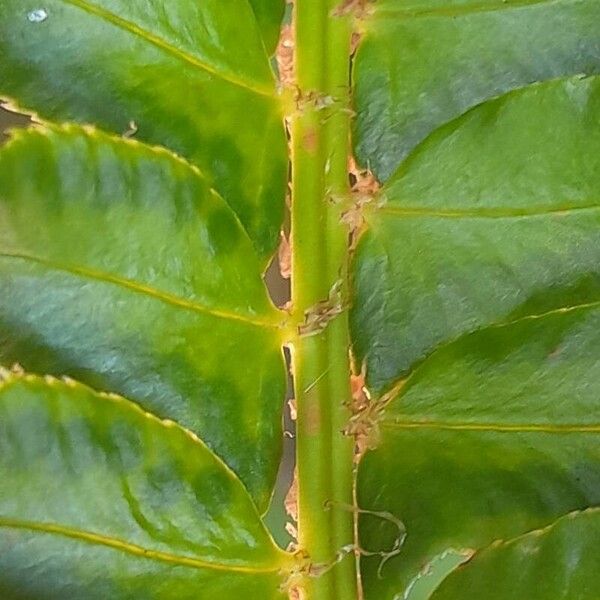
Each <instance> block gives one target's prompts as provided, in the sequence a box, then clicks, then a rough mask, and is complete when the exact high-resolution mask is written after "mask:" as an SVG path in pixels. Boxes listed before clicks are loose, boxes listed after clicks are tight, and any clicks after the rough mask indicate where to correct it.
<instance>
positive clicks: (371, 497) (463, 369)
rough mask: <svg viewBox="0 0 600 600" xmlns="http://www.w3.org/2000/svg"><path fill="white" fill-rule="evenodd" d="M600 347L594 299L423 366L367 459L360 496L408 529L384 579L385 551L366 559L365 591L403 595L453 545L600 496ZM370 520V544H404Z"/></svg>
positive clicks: (526, 525) (457, 346) (385, 525)
mask: <svg viewBox="0 0 600 600" xmlns="http://www.w3.org/2000/svg"><path fill="white" fill-rule="evenodd" d="M599 347H600V304H597V305H593V306H589V307H582V308H578V309H572V310H566V311H565V310H559V311H555V312H553V313H549V314H547V315H545V316H543V317H532V318H525V319H523V320H520V321H517V322H515V323H513V324H509V325H505V326H500V327H489V328H487V329H484V330H482V331H479V332H475V333H472V334H469V335H466V336H464V337H462V338H460V339H459V340H457V341H455V342H453V343H450V344H448V345H446V346H443V347H441V348H440V349H439V350H437V351H436V352H434V353H433V354H432V355H431V356H430V357H429V358H428V359H427V360H426V361H425V362H424V363H423V364H422V365H421V366H420V367H418V368H417V369H416V370H415V371H414V372H413V374H412V375H411V376H410V377H409V378H408V380H407V381H406V383H404V385H403V386H402V387H401V388H400V390H399V392H398V394H397V396H396V397H395V398H394V399H393V400H392V402H391V403H390V404H389V406H388V407H387V408H386V409H385V411H384V412H383V415H382V416H381V419H380V421H379V430H380V431H379V439H378V441H377V449H376V450H373V451H371V452H368V453H367V455H366V456H365V458H364V459H363V461H362V463H361V466H360V471H359V506H361V507H362V508H365V509H369V510H375V511H383V510H385V511H390V512H391V513H392V514H394V515H396V516H397V517H398V518H400V519H401V520H402V522H403V523H404V525H405V527H406V539H405V542H404V545H403V546H402V549H401V552H400V554H399V555H398V556H396V557H395V558H393V559H391V560H390V561H389V562H388V563H387V564H386V565H385V566H384V568H383V579H379V578H378V577H377V568H378V563H379V561H378V559H365V560H364V561H363V578H364V581H365V589H366V598H368V599H377V600H391V599H392V598H396V597H398V596H397V595H400V597H402V594H406V593H407V591H408V590H410V587H411V585H412V584H413V583H414V582H415V581H417V580H418V579H419V577H420V572H421V571H422V570H423V569H424V568H425V567H426V565H428V564H429V563H431V562H434V561H435V560H436V559H438V557H440V556H443V555H444V553H445V552H447V551H448V550H455V551H458V552H461V553H464V554H465V555H466V556H468V555H469V554H470V553H472V552H473V551H474V550H477V549H479V548H482V547H484V546H487V545H488V544H490V543H492V542H493V541H494V540H496V539H506V538H512V537H515V536H518V535H521V534H523V533H525V532H527V531H530V530H532V529H537V528H540V527H544V526H546V525H547V524H548V523H549V522H551V521H553V520H555V519H556V518H558V517H560V516H562V515H564V514H566V513H568V512H571V511H573V510H581V509H585V508H587V507H590V506H596V505H598V504H600V408H599V406H598V395H599V394H600V383H598V382H599V381H600V361H598V348H599ZM362 525H363V526H362V528H361V543H362V545H363V547H365V548H367V549H369V550H383V549H386V548H390V547H391V546H393V542H394V536H395V535H397V530H396V529H395V528H394V527H393V526H391V525H390V523H389V522H386V521H384V520H377V519H375V518H373V517H365V519H363V524H362ZM526 563H527V561H526V560H525V559H523V566H522V567H521V568H522V569H525V568H526V567H525V566H524V565H525V564H526ZM575 566H576V565H575ZM548 568H550V567H548ZM581 568H584V567H583V566H582V567H581ZM492 587H493V586H492ZM408 597H410V596H408ZM460 597H461V596H460ZM499 597H503V598H513V597H514V598H517V597H521V596H518V595H516V596H510V595H508V596H499ZM522 597H525V596H522ZM540 598H545V599H546V598H547V599H548V600H554V598H555V596H552V595H546V596H540Z"/></svg>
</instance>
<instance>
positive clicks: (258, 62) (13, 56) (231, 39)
mask: <svg viewBox="0 0 600 600" xmlns="http://www.w3.org/2000/svg"><path fill="white" fill-rule="evenodd" d="M44 10H45V14H46V15H47V16H46V18H45V19H44V20H43V21H41V22H35V23H32V22H30V21H29V19H28V12H27V11H26V10H24V9H23V7H22V5H21V4H20V3H19V2H13V1H12V0H5V2H4V3H3V10H2V17H1V18H0V30H2V35H1V36H0V39H2V42H0V49H1V51H2V55H3V60H2V61H1V62H0V78H1V80H2V85H1V86H0V94H1V95H3V96H4V95H5V96H6V97H7V98H13V99H14V100H15V101H16V102H17V104H19V105H20V106H22V107H24V108H25V109H28V110H34V111H37V112H38V113H39V115H40V116H41V117H42V118H45V119H49V120H55V121H77V122H80V123H81V122H83V123H92V124H96V125H98V126H100V127H102V128H104V129H106V130H108V131H112V132H115V133H118V134H121V133H125V132H127V133H128V135H129V134H135V135H136V136H137V137H139V139H141V140H144V141H147V142H149V143H152V144H159V145H163V146H166V147H168V148H170V149H171V150H173V151H175V152H177V153H179V154H181V155H182V156H185V157H186V158H188V159H189V160H190V161H192V162H193V163H195V164H197V165H199V166H200V168H201V169H202V170H203V172H204V173H205V174H206V176H207V177H208V178H209V180H210V181H211V183H212V184H214V185H215V187H217V188H218V189H219V192H220V193H221V195H222V196H223V197H224V198H225V199H226V201H227V202H228V203H229V204H230V206H232V208H233V209H234V210H235V212H236V213H237V214H238V216H239V217H240V219H241V220H242V222H243V223H244V226H245V228H246V229H247V231H248V232H249V233H250V235H251V237H252V239H253V240H254V243H255V247H256V248H257V250H258V251H259V254H260V255H261V258H262V259H263V264H264V261H265V259H266V258H267V256H268V255H269V254H270V253H271V252H272V251H273V249H274V248H275V246H276V243H277V239H278V233H279V227H280V224H281V220H282V217H283V194H284V190H285V182H286V169H287V166H286V142H285V136H284V131H283V125H282V115H281V106H280V102H279V100H278V99H277V98H276V97H275V88H274V80H273V76H272V73H271V70H270V67H269V63H268V58H267V56H266V54H265V51H264V48H263V45H262V41H261V38H260V34H259V31H258V27H257V25H256V22H255V17H254V13H253V11H252V9H251V7H250V6H249V4H248V3H247V1H246V0H235V2H233V3H228V4H227V7H224V6H223V4H222V3H219V2H209V3H206V2H203V3H201V4H198V3H195V2H183V3H181V2H177V3H168V4H167V5H164V6H163V3H159V2H151V3H148V2H122V1H121V0H102V1H101V2H96V3H91V2H87V0H76V1H75V0H72V1H71V2H64V0H50V2H48V3H46V5H45V9H44ZM223 11H226V12H227V14H228V15H229V17H230V18H228V19H224V18H223V16H224V15H223ZM190 99H193V101H192V102H190ZM257 157H258V158H257ZM265 162H268V165H269V168H268V169H267V168H265Z"/></svg>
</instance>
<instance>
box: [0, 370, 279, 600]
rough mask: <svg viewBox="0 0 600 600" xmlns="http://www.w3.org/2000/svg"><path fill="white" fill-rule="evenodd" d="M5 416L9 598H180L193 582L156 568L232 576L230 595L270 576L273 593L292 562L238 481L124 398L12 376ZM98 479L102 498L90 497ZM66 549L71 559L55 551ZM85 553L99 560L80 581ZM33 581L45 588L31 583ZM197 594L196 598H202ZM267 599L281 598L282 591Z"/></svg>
mask: <svg viewBox="0 0 600 600" xmlns="http://www.w3.org/2000/svg"><path fill="white" fill-rule="evenodd" d="M0 410H1V411H2V414H3V418H2V419H1V423H2V424H1V426H0V429H1V435H0V444H2V450H3V452H2V459H1V466H0V468H1V470H2V474H3V477H2V486H0V505H1V509H0V513H1V514H2V517H1V518H0V530H1V531H2V533H1V534H0V540H1V541H0V544H2V546H3V548H4V551H3V552H2V559H1V560H2V562H3V569H2V576H0V579H1V582H0V589H2V590H3V591H6V593H7V594H9V595H8V597H13V596H12V594H15V597H23V596H20V595H19V594H33V595H35V593H36V592H35V590H36V589H38V593H39V591H40V589H39V586H40V585H43V586H45V587H44V594H46V595H47V597H49V598H59V597H65V598H67V597H68V598H71V597H73V598H75V597H77V593H80V594H81V593H83V594H85V596H86V597H90V598H92V597H93V598H100V597H102V596H101V594H102V593H103V592H105V591H106V589H107V588H111V587H112V591H113V593H115V594H116V595H115V596H114V597H116V598H132V597H134V596H133V593H134V590H135V593H138V594H142V596H143V597H154V596H153V594H154V593H155V592H154V591H153V587H149V584H150V583H153V585H155V586H157V589H162V590H163V591H166V589H167V588H168V586H167V583H169V582H170V583H171V585H174V586H175V589H178V590H179V591H182V589H181V588H182V581H183V582H185V583H189V581H186V580H187V579H189V575H184V576H180V575H177V574H173V572H170V573H169V571H168V570H166V569H165V568H163V567H161V566H160V565H169V564H170V565H171V566H172V567H176V568H177V569H179V570H180V571H183V572H184V573H185V572H186V569H193V571H194V572H195V573H196V574H197V575H198V576H199V577H200V579H201V580H204V585H205V586H206V585H208V586H215V585H216V586H217V589H218V588H219V587H220V586H221V585H223V584H224V583H225V584H226V583H227V579H228V578H230V577H231V576H233V579H232V580H230V581H229V583H230V584H233V585H234V586H237V585H240V584H244V585H248V584H249V583H250V584H251V581H250V578H249V577H248V576H247V575H244V574H247V573H252V574H253V576H254V577H258V578H260V573H265V574H267V575H266V577H265V579H264V581H263V582H262V587H263V588H264V589H265V591H266V589H268V587H269V585H271V586H273V582H274V581H275V580H276V578H275V577H274V576H273V574H276V573H277V571H278V569H280V568H281V567H282V565H283V564H284V563H285V561H286V558H285V556H284V555H283V553H281V551H279V550H278V549H277V548H276V547H275V545H274V543H273V542H272V540H271V538H270V537H269V535H268V534H267V532H266V530H265V529H264V527H263V526H262V524H261V523H260V520H259V517H258V514H257V512H256V509H255V507H254V505H253V503H252V501H251V500H250V498H249V496H248V495H247V493H246V491H245V490H244V489H243V487H242V486H241V484H240V483H239V481H238V480H237V479H236V478H235V476H234V475H233V473H232V472H231V471H230V470H228V469H227V467H225V465H224V464H223V463H222V462H221V461H219V460H218V459H217V458H216V457H215V456H214V455H213V454H212V453H211V452H210V451H209V450H208V448H206V446H204V445H203V444H202V443H201V442H200V441H199V440H197V438H193V437H192V436H191V435H190V434H189V433H188V432H186V431H184V430H182V429H180V428H179V427H178V426H176V425H174V424H173V423H166V422H161V421H159V420H158V419H156V418H155V417H153V416H151V415H148V414H147V413H144V412H143V411H142V410H140V409H139V408H138V407H136V406H135V405H133V404H132V403H130V402H128V401H126V400H124V399H122V398H120V397H115V396H107V395H100V394H96V393H94V392H92V391H91V390H90V389H89V388H86V387H84V386H82V385H79V384H76V383H74V382H72V381H68V382H59V381H57V380H53V379H48V378H46V379H45V380H42V379H41V378H36V377H32V376H21V375H19V376H15V375H8V374H7V375H5V381H4V382H3V383H2V387H1V389H0ZM32 423H33V424H35V427H32ZM75 475H76V476H75ZM99 481H102V482H103V484H102V489H103V494H102V496H100V495H98V494H95V493H94V491H95V490H97V489H98V488H97V485H98V482H99ZM32 482H35V486H34V487H32V486H31V484H32ZM36 490H37V491H36ZM65 499H66V501H65ZM225 514H227V519H224V518H223V517H224V515H225ZM124 537H125V538H126V540H127V541H125V540H124V539H123V538H124ZM69 540H70V541H69ZM216 541H218V543H217V544H215V542H216ZM63 543H64V544H65V546H66V547H65V551H66V552H64V553H63V552H62V551H61V552H56V549H57V548H62V544H63ZM78 544H79V546H78ZM88 547H93V550H92V559H91V560H90V561H89V562H88V561H85V562H86V566H85V568H84V569H82V570H80V572H79V573H78V569H76V568H73V565H72V564H70V562H69V552H70V551H71V550H73V551H74V552H75V553H77V552H86V550H84V548H88ZM52 548H55V550H54V553H50V554H49V555H46V556H50V557H52V558H51V560H49V561H47V562H46V561H45V560H43V558H44V552H45V551H48V550H49V549H52ZM77 548H79V549H77ZM94 553H96V554H98V553H99V554H100V555H104V557H105V558H106V563H98V562H96V561H95V560H94V558H95V557H94ZM117 555H118V556H117ZM131 557H136V558H131ZM128 561H132V562H131V564H128ZM136 561H142V565H141V566H140V565H138V564H136ZM148 563H151V564H153V565H154V564H158V565H159V567H158V568H157V569H156V571H159V572H160V570H161V569H162V570H163V576H165V577H166V578H167V580H166V581H164V582H162V583H161V582H160V581H158V579H157V578H156V573H154V572H153V571H154V567H152V568H150V567H148ZM144 564H145V565H146V567H144V566H143V565H144ZM49 565H51V566H50V568H48V566H49ZM116 565H121V567H123V569H122V570H119V569H115V570H113V568H114V567H115V566H116ZM140 570H141V571H145V576H143V577H142V578H141V582H142V583H141V584H140V581H138V582H136V581H135V579H131V580H128V576H127V575H128V571H132V572H133V573H135V572H136V571H140ZM27 572H29V573H30V574H31V573H37V575H38V576H40V577H41V579H37V578H36V577H33V578H32V577H23V575H24V574H25V573H27ZM82 572H87V574H88V575H87V577H86V576H85V575H83V574H82ZM100 573H102V575H100ZM269 573H271V575H268V574H269ZM99 576H101V577H102V583H101V584H100V586H99V588H100V589H94V581H97V580H98V577H99ZM236 577H237V578H239V577H241V581H236ZM219 578H221V581H219ZM244 579H245V580H246V581H245V582H244ZM211 580H212V581H211ZM127 585H132V586H133V587H132V589H127ZM193 585H194V586H195V593H196V594H198V590H199V589H206V588H199V587H198V585H202V584H201V583H200V582H198V583H196V584H193ZM63 593H64V594H65V595H64V596H61V594H63ZM190 593H191V592H188V593H187V594H188V595H187V596H185V595H184V596H182V597H191V596H190V595H189V594H190ZM167 594H168V596H166V597H173V598H175V597H177V596H175V595H174V593H173V592H167ZM27 597H29V595H28V596H27ZM79 597H80V596H79ZM138 597H139V596H138ZM267 597H273V598H275V597H280V594H279V593H278V591H277V587H276V586H273V588H272V589H271V592H270V593H268V595H267Z"/></svg>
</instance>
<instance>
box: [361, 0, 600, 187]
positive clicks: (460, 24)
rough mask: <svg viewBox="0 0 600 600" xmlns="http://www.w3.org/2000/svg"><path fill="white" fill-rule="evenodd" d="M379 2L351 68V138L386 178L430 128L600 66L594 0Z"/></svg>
mask: <svg viewBox="0 0 600 600" xmlns="http://www.w3.org/2000/svg"><path fill="white" fill-rule="evenodd" d="M372 6H373V8H372V14H371V15H370V16H369V17H367V18H366V19H365V20H364V22H362V23H361V31H362V34H363V35H362V39H361V44H360V46H359V50H358V54H357V57H356V62H355V67H354V89H355V99H354V103H355V106H356V110H357V119H356V124H355V136H354V137H355V142H356V152H357V154H358V158H359V161H360V162H361V163H362V164H363V165H364V166H368V167H370V168H371V169H373V171H374V172H375V174H376V175H377V176H378V177H379V178H380V180H382V181H385V180H387V179H388V178H389V177H390V175H391V174H392V173H393V172H394V171H395V169H396V167H397V165H398V163H399V162H400V160H401V159H403V158H404V157H406V156H407V154H408V153H409V152H410V151H411V150H412V149H413V148H414V147H415V146H416V145H417V144H418V143H419V142H421V141H422V140H424V139H425V138H426V137H427V136H428V135H429V134H430V133H431V132H432V131H434V130H435V129H437V128H438V127H439V126H441V125H444V124H445V123H447V122H448V121H450V120H451V119H453V118H455V117H458V116H459V115H461V114H463V113H464V112H465V111H466V110H468V109H469V108H472V107H473V106H475V105H477V104H480V103H481V102H483V101H485V100H489V99H490V98H492V97H494V96H498V95H500V94H503V93H505V92H508V91H509V90H514V89H518V88H521V87H523V86H526V85H528V84H530V83H533V82H536V81H545V80H549V79H553V78H556V77H561V76H567V75H575V74H578V73H586V74H590V73H599V72H600V54H599V52H598V47H599V45H600V28H599V27H598V22H600V4H599V3H598V2H597V1H596V0H558V1H556V2H548V1H544V0H541V1H540V0H483V1H482V0H409V1H407V0H378V1H377V2H375V3H374V4H373V5H372ZM549 124H550V122H549ZM457 175H458V174H457Z"/></svg>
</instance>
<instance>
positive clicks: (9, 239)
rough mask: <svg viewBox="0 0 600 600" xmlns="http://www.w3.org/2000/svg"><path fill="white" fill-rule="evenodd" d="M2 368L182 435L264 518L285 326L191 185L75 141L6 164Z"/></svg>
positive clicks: (198, 184) (75, 131)
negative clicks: (130, 405) (97, 396)
mask: <svg viewBox="0 0 600 600" xmlns="http://www.w3.org/2000/svg"><path fill="white" fill-rule="evenodd" d="M0 215H1V218H0V358H1V360H2V361H3V362H4V363H5V364H6V363H8V364H10V363H12V362H13V361H16V362H20V363H21V364H22V365H23V366H24V367H25V368H26V369H27V370H30V371H33V372H37V373H52V374H56V375H70V376H72V377H74V378H76V379H79V380H81V381H83V382H85V383H88V384H89V385H91V386H93V387H95V388H96V389H100V390H106V391H114V392H118V393H121V394H123V395H126V396H127V397H129V398H131V399H132V400H135V401H137V402H139V403H140V404H141V405H142V406H143V407H144V408H145V409H147V410H149V411H151V412H153V413H155V414H157V415H159V416H160V417H167V418H170V419H173V420H175V421H177V422H178V423H179V424H181V425H183V426H185V427H187V428H189V429H191V430H192V431H194V432H195V433H197V434H198V435H199V436H200V437H202V439H203V440H204V441H205V442H206V443H207V444H208V445H209V446H210V447H211V449H213V450H214V451H215V452H216V453H217V454H218V455H219V456H220V457H221V458H222V459H224V460H225V462H226V463H227V464H228V465H229V466H230V467H231V468H232V469H233V470H234V471H235V472H236V473H237V474H238V475H239V476H240V478H241V479H242V481H243V482H244V483H245V485H246V486H247V487H248V489H249V490H250V492H251V494H252V495H253V497H254V498H255V500H256V501H257V503H258V505H259V507H260V508H261V509H264V508H265V507H266V504H267V502H268V498H269V496H270V494H271V489H272V486H273V483H274V480H275V476H276V472H277V467H278V464H279V455H280V446H281V406H282V403H283V398H284V392H285V371H284V368H283V358H282V354H281V333H280V324H281V321H282V316H281V314H280V313H278V312H277V311H276V310H275V309H274V308H273V307H272V305H271V304H270V301H269V299H268V297H267V294H266V290H265V287H264V284H263V282H262V280H261V276H260V266H259V261H258V259H257V257H256V255H255V253H254V251H253V248H252V244H251V242H250V240H249V238H248V237H247V235H246V233H245V232H244V230H243V229H242V227H241V226H240V225H239V223H238V221H237V220H236V218H235V215H234V214H233V213H232V212H231V210H230V209H229V207H228V206H227V204H226V203H225V202H224V201H223V200H222V199H221V198H220V197H219V196H218V195H217V194H216V193H215V192H214V191H213V190H212V189H211V188H210V187H209V185H208V183H207V182H206V180H205V179H204V178H203V177H202V176H201V174H200V173H199V172H198V171H197V169H195V168H193V167H190V166H189V165H188V164H186V163H185V162H184V161H182V160H180V159H178V158H175V157H174V156H172V155H171V154H170V153H169V152H168V151H165V150H160V149H154V148H150V147H148V146H145V145H142V144H140V143H137V142H131V141H127V140H120V139H116V138H111V137H109V136H107V135H105V134H100V133H98V132H90V131H87V130H86V131H84V130H82V129H81V128H79V127H76V126H69V127H63V128H51V129H42V130H37V131H36V130H33V131H30V132H27V133H21V134H18V135H17V136H16V137H15V139H13V140H12V141H11V142H10V143H9V144H8V145H7V146H6V147H4V148H3V149H2V150H1V151H0Z"/></svg>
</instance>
